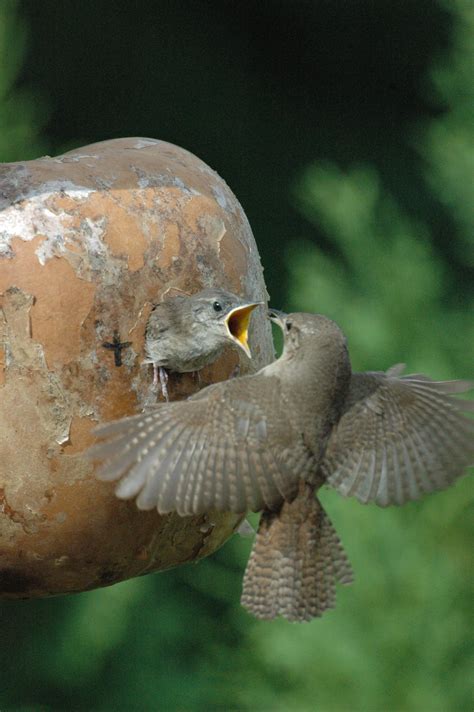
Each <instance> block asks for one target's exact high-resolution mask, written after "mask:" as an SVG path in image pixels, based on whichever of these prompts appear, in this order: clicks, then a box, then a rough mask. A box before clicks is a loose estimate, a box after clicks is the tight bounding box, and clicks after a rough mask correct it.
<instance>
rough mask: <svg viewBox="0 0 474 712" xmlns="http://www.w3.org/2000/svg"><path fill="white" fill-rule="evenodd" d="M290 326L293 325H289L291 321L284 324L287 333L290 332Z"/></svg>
mask: <svg viewBox="0 0 474 712" xmlns="http://www.w3.org/2000/svg"><path fill="white" fill-rule="evenodd" d="M292 326H293V324H292V323H291V321H287V322H286V330H287V331H290V329H291V327H292Z"/></svg>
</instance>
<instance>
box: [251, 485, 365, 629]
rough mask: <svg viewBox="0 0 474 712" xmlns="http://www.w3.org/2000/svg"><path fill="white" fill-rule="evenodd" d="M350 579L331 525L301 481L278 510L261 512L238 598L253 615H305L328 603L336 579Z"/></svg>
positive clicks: (332, 603) (319, 610) (298, 618)
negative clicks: (290, 496) (288, 500)
mask: <svg viewBox="0 0 474 712" xmlns="http://www.w3.org/2000/svg"><path fill="white" fill-rule="evenodd" d="M352 580H353V577H352V569H351V565H350V563H349V561H348V559H347V556H346V554H345V552H344V550H343V548H342V544H341V542H340V540H339V537H338V535H337V534H336V531H335V529H334V527H333V526H332V524H331V522H330V520H329V518H328V516H327V514H326V513H325V511H324V509H323V508H322V506H321V504H320V502H319V501H318V499H316V498H315V497H314V493H313V491H312V488H311V487H309V486H308V485H304V486H303V487H302V488H301V489H300V493H299V494H298V496H297V497H296V499H295V500H293V502H291V503H289V502H285V503H284V504H283V506H282V507H281V509H280V511H279V512H269V511H268V510H265V511H264V512H263V514H262V517H261V520H260V525H259V529H258V533H257V537H256V539H255V543H254V546H253V550H252V552H251V554H250V559H249V562H248V565H247V569H246V571H245V575H244V582H243V590H242V599H241V602H242V605H243V606H244V607H245V608H247V610H248V611H249V612H250V613H252V614H253V615H254V616H256V617H257V618H261V619H271V618H276V617H277V616H283V618H286V619H287V620H289V621H308V620H311V619H312V618H316V617H320V616H321V615H322V614H323V613H324V611H325V610H327V609H329V608H334V606H335V603H336V582H340V583H343V584H349V583H351V582H352Z"/></svg>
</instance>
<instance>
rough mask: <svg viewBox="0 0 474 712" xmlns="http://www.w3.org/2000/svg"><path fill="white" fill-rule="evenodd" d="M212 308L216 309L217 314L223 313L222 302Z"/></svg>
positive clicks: (215, 303) (216, 303)
mask: <svg viewBox="0 0 474 712" xmlns="http://www.w3.org/2000/svg"><path fill="white" fill-rule="evenodd" d="M212 308H213V309H214V311H215V312H220V311H222V304H221V303H220V302H214V304H213V305H212Z"/></svg>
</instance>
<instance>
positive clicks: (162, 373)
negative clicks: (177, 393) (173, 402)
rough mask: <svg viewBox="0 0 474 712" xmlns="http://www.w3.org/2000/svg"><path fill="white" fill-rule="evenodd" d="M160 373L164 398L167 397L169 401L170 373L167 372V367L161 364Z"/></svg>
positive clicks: (166, 399)
mask: <svg viewBox="0 0 474 712" xmlns="http://www.w3.org/2000/svg"><path fill="white" fill-rule="evenodd" d="M159 374H160V386H161V393H162V395H163V398H164V399H165V401H166V402H168V401H169V395H168V374H167V373H166V371H165V369H164V368H162V367H161V366H160V369H159Z"/></svg>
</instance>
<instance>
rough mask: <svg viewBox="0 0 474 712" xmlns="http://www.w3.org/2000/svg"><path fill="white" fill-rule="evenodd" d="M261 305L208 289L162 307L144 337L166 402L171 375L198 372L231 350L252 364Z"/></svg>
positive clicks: (150, 320) (153, 314) (172, 299)
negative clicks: (251, 331)
mask: <svg viewBox="0 0 474 712" xmlns="http://www.w3.org/2000/svg"><path fill="white" fill-rule="evenodd" d="M259 304H261V302H247V301H245V300H243V299H241V298H240V297H237V296H236V295H235V294H231V293H230V292H225V291H224V290H222V289H205V290H203V291H201V292H198V293H197V294H193V295H191V296H188V295H177V296H174V297H169V298H168V299H166V300H165V301H163V302H161V303H160V304H158V305H157V306H156V307H155V308H154V309H153V311H152V312H151V314H150V316H149V318H148V322H147V326H146V331H145V351H146V355H147V360H146V361H145V362H144V363H152V364H153V383H154V384H155V385H156V384H157V383H158V375H159V379H160V384H161V390H162V393H163V396H164V397H165V399H166V400H168V390H167V382H168V376H167V371H175V372H177V373H188V372H192V371H199V370H200V369H201V368H203V367H204V366H206V365H207V364H210V363H212V362H213V361H215V360H216V358H218V356H219V355H220V354H221V352H222V351H223V349H224V347H225V346H226V345H228V344H233V345H234V346H237V347H238V348H241V349H242V350H243V351H244V353H245V354H246V355H247V356H248V357H249V358H250V349H249V346H248V341H247V340H248V328H249V322H250V316H251V313H252V311H253V309H255V307H257V306H258V305H259Z"/></svg>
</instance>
